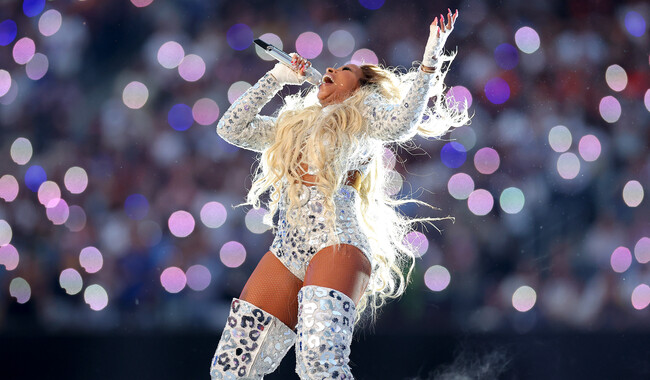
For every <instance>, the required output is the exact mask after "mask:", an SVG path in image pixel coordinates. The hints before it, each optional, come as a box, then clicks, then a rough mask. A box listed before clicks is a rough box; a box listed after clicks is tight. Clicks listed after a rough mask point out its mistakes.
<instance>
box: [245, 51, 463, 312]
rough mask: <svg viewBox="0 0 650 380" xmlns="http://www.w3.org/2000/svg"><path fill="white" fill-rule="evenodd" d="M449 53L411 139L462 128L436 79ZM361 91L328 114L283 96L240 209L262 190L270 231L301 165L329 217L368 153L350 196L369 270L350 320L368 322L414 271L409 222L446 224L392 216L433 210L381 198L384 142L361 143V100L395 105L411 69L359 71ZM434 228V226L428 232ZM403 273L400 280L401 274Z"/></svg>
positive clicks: (302, 99)
mask: <svg viewBox="0 0 650 380" xmlns="http://www.w3.org/2000/svg"><path fill="white" fill-rule="evenodd" d="M454 56H455V54H452V55H449V56H443V57H442V58H441V59H440V60H439V64H438V67H437V71H436V74H435V79H434V84H433V88H434V92H432V94H431V95H433V96H434V98H433V100H434V106H433V107H432V108H431V109H430V108H426V109H425V114H424V117H423V121H422V123H421V124H420V125H419V126H418V129H417V133H418V134H420V135H422V136H425V137H439V136H441V135H443V134H444V133H446V132H447V131H448V130H449V129H450V128H453V127H456V126H461V125H464V124H467V123H468V121H469V116H468V115H467V110H466V109H467V107H465V108H463V109H462V110H460V109H459V107H457V106H456V105H455V104H447V100H446V99H445V96H444V85H443V80H444V77H445V75H446V73H447V69H445V68H443V64H444V63H445V62H447V63H448V62H451V61H452V60H453V58H454ZM361 69H362V72H363V77H362V78H361V80H360V84H361V86H360V87H359V89H357V90H356V91H355V92H354V93H352V94H351V95H350V96H349V97H348V98H347V99H345V100H344V101H342V102H340V103H338V104H332V105H330V106H328V112H323V107H322V106H321V105H320V104H319V103H318V101H317V98H316V93H317V89H313V90H312V91H310V92H308V93H307V94H304V93H298V94H295V95H291V96H288V97H285V104H284V106H283V107H282V108H281V109H280V110H279V112H278V118H277V126H276V132H275V140H274V142H273V143H272V145H271V146H270V147H269V148H268V149H266V150H265V151H264V152H263V153H262V156H261V159H260V165H259V166H258V170H257V173H256V175H255V178H254V180H253V184H252V187H251V189H250V191H249V192H248V195H247V199H246V200H247V204H250V205H252V206H253V207H255V208H258V207H260V203H261V201H260V197H261V196H262V195H263V194H264V193H266V192H267V191H270V200H269V202H268V208H269V213H268V214H267V217H266V222H267V223H268V224H269V225H273V223H272V218H273V215H275V213H276V212H277V210H278V203H279V201H280V198H281V195H282V194H283V193H285V192H286V196H287V199H288V204H287V208H288V209H287V216H288V217H290V215H291V214H292V213H291V212H289V211H290V210H291V209H294V208H298V207H299V204H300V201H299V197H300V192H301V190H302V181H301V175H303V174H304V169H303V167H302V166H301V164H305V163H306V164H307V165H308V167H309V169H310V171H311V170H314V171H315V172H316V173H317V178H318V180H317V182H316V183H315V184H314V186H317V188H318V190H319V191H320V192H321V193H322V194H324V196H325V199H326V204H325V205H324V209H325V210H326V211H329V212H326V213H324V214H325V215H336V209H335V204H334V194H335V191H336V190H337V189H338V188H339V187H340V186H341V185H344V184H345V181H346V178H347V175H348V171H349V170H351V169H354V168H355V167H356V166H355V165H358V164H359V163H355V162H349V158H350V157H358V154H357V153H358V152H359V151H361V150H363V151H366V152H368V151H370V152H371V160H370V162H369V164H368V165H369V170H368V172H367V173H366V175H365V176H364V177H363V178H362V179H361V182H360V185H359V186H358V190H359V191H358V193H359V196H360V200H361V218H360V223H361V227H362V229H363V230H364V231H363V232H365V233H366V235H367V236H368V240H369V244H370V248H371V252H372V253H371V254H372V256H373V259H374V262H375V265H374V268H373V272H372V276H371V278H370V283H369V286H368V287H367V290H366V292H365V293H364V295H363V296H362V297H361V300H360V301H359V302H358V303H357V305H356V306H357V311H358V313H357V320H359V319H360V318H361V315H362V313H363V311H364V310H366V309H367V308H368V306H370V308H369V310H370V317H371V321H373V322H374V321H375V319H376V316H377V311H378V309H379V308H380V307H381V306H383V305H384V304H385V303H386V301H387V300H389V299H394V298H397V297H399V296H401V295H402V294H403V293H404V291H405V290H406V286H407V285H408V282H409V281H410V277H411V274H412V271H413V268H414V265H415V257H416V254H415V253H416V250H417V247H413V246H411V245H410V244H409V243H408V242H407V241H405V236H406V234H408V233H409V232H411V231H413V230H414V226H415V224H417V223H426V224H431V225H433V224H432V222H433V221H436V220H440V219H449V217H447V218H428V217H424V218H409V217H407V216H406V215H404V214H402V213H401V212H400V211H399V209H398V208H399V207H400V206H402V205H404V204H407V203H415V204H417V205H423V206H426V207H430V208H433V207H432V206H430V205H429V204H427V203H425V202H422V201H419V200H416V199H410V198H402V199H397V198H393V197H391V196H390V195H388V193H387V188H388V185H389V184H388V183H387V177H388V176H387V174H388V171H389V169H388V168H386V167H385V166H384V164H383V162H382V157H383V154H384V149H385V147H384V143H382V142H381V141H377V140H374V139H373V140H371V139H363V138H362V137H363V135H364V134H366V133H367V132H368V128H369V127H371V126H369V125H368V123H367V122H366V120H364V117H363V115H362V110H363V106H364V101H365V100H366V99H367V98H368V96H371V95H373V94H375V95H379V96H381V97H382V98H384V99H385V100H386V102H387V103H393V104H395V103H399V102H400V100H401V99H402V98H403V97H404V96H405V94H406V91H408V87H410V84H411V82H412V80H413V78H414V77H415V75H416V71H415V70H419V68H415V69H413V70H411V72H409V73H406V74H399V73H397V72H396V70H391V69H385V68H381V67H379V66H375V65H363V66H361ZM434 227H435V225H434ZM404 269H406V274H404V272H403V271H404Z"/></svg>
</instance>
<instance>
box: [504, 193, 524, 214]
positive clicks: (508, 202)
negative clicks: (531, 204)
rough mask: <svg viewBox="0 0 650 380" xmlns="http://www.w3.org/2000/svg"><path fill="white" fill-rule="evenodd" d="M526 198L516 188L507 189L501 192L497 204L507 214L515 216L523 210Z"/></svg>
mask: <svg viewBox="0 0 650 380" xmlns="http://www.w3.org/2000/svg"><path fill="white" fill-rule="evenodd" d="M525 203H526V197H525V196H524V193H523V192H522V191H521V190H520V189H518V188H516V187H508V188H507V189H505V190H503V191H502V192H501V197H500V198H499V204H500V205H501V209H502V210H503V211H505V212H507V213H508V214H516V213H518V212H520V211H521V210H522V209H523V208H524V204H525Z"/></svg>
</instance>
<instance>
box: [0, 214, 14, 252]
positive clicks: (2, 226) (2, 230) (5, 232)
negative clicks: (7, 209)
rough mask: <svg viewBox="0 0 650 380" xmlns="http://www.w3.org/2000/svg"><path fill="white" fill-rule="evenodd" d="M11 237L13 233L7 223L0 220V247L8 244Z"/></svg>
mask: <svg viewBox="0 0 650 380" xmlns="http://www.w3.org/2000/svg"><path fill="white" fill-rule="evenodd" d="M12 236H13V232H12V231H11V226H10V225H9V223H7V221H6V220H4V219H0V247H2V246H3V245H7V244H9V243H10V242H11V237H12Z"/></svg>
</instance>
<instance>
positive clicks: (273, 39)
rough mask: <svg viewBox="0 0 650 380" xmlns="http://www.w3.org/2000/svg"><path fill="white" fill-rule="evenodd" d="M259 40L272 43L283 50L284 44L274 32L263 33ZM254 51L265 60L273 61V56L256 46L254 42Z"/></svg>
mask: <svg viewBox="0 0 650 380" xmlns="http://www.w3.org/2000/svg"><path fill="white" fill-rule="evenodd" d="M259 39H260V40H262V41H264V42H266V43H267V44H270V45H273V46H275V47H276V48H278V49H280V50H284V44H283V43H282V39H281V38H280V37H279V36H278V35H277V34H274V33H264V34H262V35H261V36H260V37H259ZM255 53H257V56H258V57H260V58H262V59H263V60H265V61H275V58H273V57H271V56H270V55H269V54H268V53H267V52H266V50H264V49H262V48H261V47H259V46H257V44H255Z"/></svg>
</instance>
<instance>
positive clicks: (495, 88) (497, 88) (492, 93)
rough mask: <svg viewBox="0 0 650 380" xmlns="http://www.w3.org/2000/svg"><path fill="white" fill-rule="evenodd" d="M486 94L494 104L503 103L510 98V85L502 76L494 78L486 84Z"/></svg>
mask: <svg viewBox="0 0 650 380" xmlns="http://www.w3.org/2000/svg"><path fill="white" fill-rule="evenodd" d="M485 96H486V97H487V98H488V100H489V101H490V102H492V103H493V104H503V103H505V102H506V100H508V98H510V86H508V82H506V81H505V80H504V79H502V78H499V77H496V78H492V79H490V80H489V81H487V83H486V84H485Z"/></svg>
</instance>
